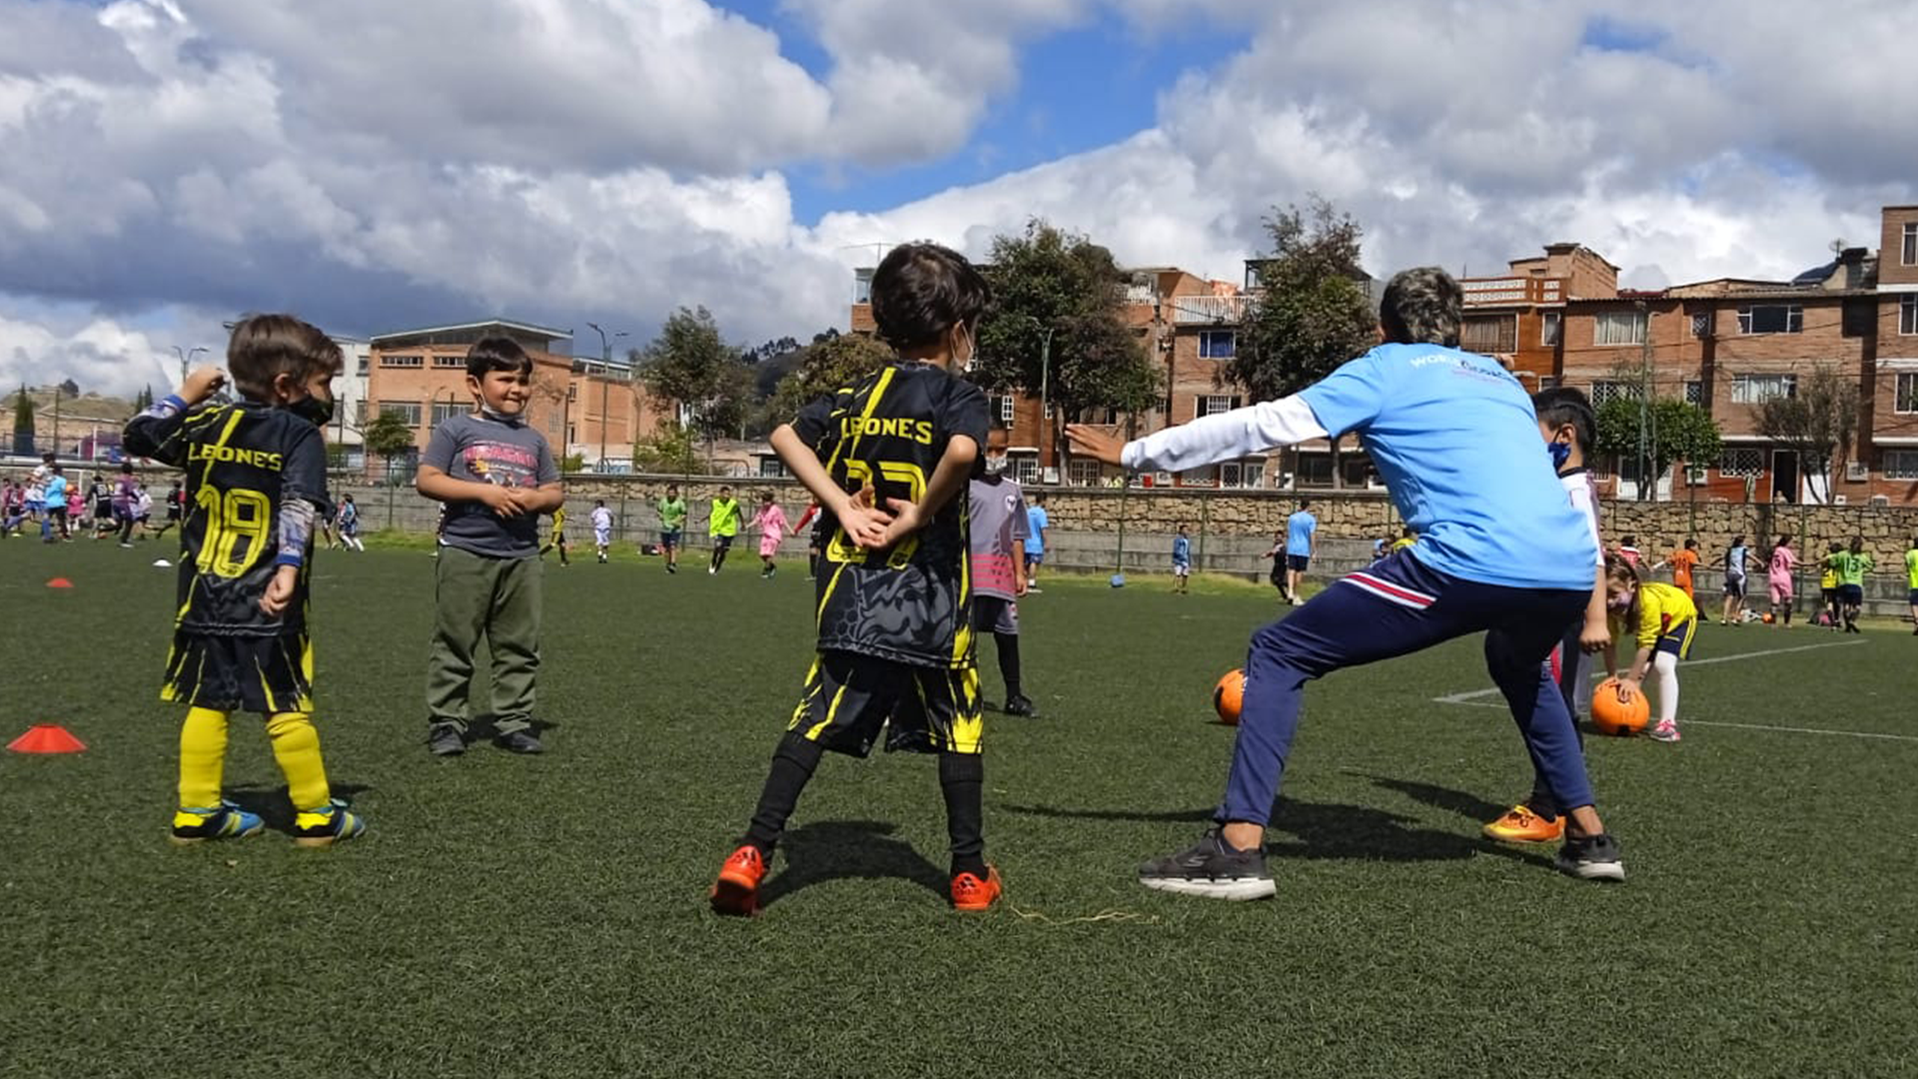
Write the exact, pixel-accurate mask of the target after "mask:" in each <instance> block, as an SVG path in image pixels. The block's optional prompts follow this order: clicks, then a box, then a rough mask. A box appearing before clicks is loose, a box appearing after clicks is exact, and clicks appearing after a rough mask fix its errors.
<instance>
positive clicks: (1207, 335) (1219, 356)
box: [1199, 330, 1239, 360]
mask: <svg viewBox="0 0 1918 1079" xmlns="http://www.w3.org/2000/svg"><path fill="white" fill-rule="evenodd" d="M1238 345H1239V335H1238V334H1236V333H1233V332H1232V331H1231V330H1204V331H1201V332H1200V334H1199V358H1200V359H1202V360H1229V359H1231V358H1232V357H1233V355H1234V353H1235V351H1236V350H1237V348H1238Z"/></svg>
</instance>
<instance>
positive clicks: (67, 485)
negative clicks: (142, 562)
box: [0, 453, 186, 547]
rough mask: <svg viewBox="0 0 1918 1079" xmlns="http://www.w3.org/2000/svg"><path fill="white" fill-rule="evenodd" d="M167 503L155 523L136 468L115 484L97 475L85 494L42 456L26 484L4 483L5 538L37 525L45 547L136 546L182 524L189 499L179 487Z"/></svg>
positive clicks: (0, 491) (0, 515)
mask: <svg viewBox="0 0 1918 1079" xmlns="http://www.w3.org/2000/svg"><path fill="white" fill-rule="evenodd" d="M162 499H163V509H162V513H163V514H164V517H163V519H162V520H161V521H160V522H159V523H158V524H156V523H154V505H153V497H152V495H150V494H148V493H147V489H146V485H145V484H143V483H140V482H138V480H137V479H136V478H135V475H134V472H133V466H132V465H131V464H124V465H122V466H121V467H120V472H119V475H118V476H117V477H116V478H115V479H114V480H113V481H111V482H109V481H108V480H107V478H106V477H105V476H104V475H102V474H100V473H98V472H96V473H94V474H93V480H92V482H91V483H90V484H89V485H88V486H87V487H86V488H85V489H82V488H81V487H80V485H79V483H78V482H74V481H70V480H68V479H67V475H66V466H64V465H61V464H59V463H58V462H57V461H56V460H55V458H54V455H53V454H51V453H48V454H43V455H42V456H41V459H40V464H39V465H37V466H35V468H34V469H33V472H32V473H31V474H30V475H29V476H28V478H27V479H25V480H23V481H16V480H15V479H14V478H13V477H11V476H9V477H7V478H6V479H4V480H0V536H5V537H8V538H11V537H13V536H17V535H20V534H21V533H22V532H23V531H24V529H25V528H26V527H27V526H28V525H30V524H33V525H38V526H39V529H40V539H41V541H42V542H44V543H61V542H67V543H70V542H72V541H73V539H74V538H75V537H76V536H77V535H86V536H90V537H91V538H93V539H96V540H99V539H107V538H109V537H118V539H119V541H120V546H122V547H131V546H133V541H134V540H135V539H142V540H144V539H146V538H148V537H149V536H152V537H154V538H158V537H159V536H161V535H164V534H165V533H166V531H167V530H168V529H170V528H172V527H173V526H175V525H177V524H179V523H180V520H181V518H182V517H183V516H184V513H185V507H186V495H185V492H184V491H183V489H182V488H181V485H180V484H179V482H177V481H175V482H174V484H173V486H172V488H171V489H170V490H169V491H167V492H166V494H165V495H163V496H162Z"/></svg>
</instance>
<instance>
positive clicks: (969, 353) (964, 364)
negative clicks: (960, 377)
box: [952, 324, 979, 374]
mask: <svg viewBox="0 0 1918 1079" xmlns="http://www.w3.org/2000/svg"><path fill="white" fill-rule="evenodd" d="M959 334H960V336H962V337H964V338H965V342H966V347H965V358H964V359H960V358H959V357H960V350H959V342H958V341H956V340H955V341H954V342H953V346H952V365H953V366H954V367H956V368H958V369H959V372H960V373H961V374H964V373H966V372H969V371H971V370H972V361H973V360H975V359H977V358H978V357H979V343H978V342H977V341H974V340H973V339H972V331H971V330H969V329H967V328H966V327H965V326H964V325H963V324H962V325H960V327H959Z"/></svg>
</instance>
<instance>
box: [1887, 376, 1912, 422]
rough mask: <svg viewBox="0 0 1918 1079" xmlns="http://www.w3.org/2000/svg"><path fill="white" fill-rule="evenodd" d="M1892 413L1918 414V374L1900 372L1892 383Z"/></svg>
mask: <svg viewBox="0 0 1918 1079" xmlns="http://www.w3.org/2000/svg"><path fill="white" fill-rule="evenodd" d="M1891 399H1892V406H1891V407H1892V411H1894V412H1897V413H1899V414H1900V415H1909V414H1911V413H1913V412H1918V373H1906V372H1903V371H1900V372H1899V373H1898V377H1897V379H1896V380H1895V381H1894V382H1893V383H1892V395H1891Z"/></svg>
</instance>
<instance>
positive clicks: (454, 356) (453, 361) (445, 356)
mask: <svg viewBox="0 0 1918 1079" xmlns="http://www.w3.org/2000/svg"><path fill="white" fill-rule="evenodd" d="M433 366H434V367H465V366H466V357H465V356H462V355H460V354H459V353H457V352H441V353H438V354H436V355H434V357H433Z"/></svg>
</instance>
